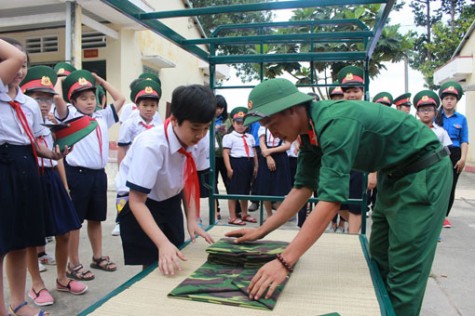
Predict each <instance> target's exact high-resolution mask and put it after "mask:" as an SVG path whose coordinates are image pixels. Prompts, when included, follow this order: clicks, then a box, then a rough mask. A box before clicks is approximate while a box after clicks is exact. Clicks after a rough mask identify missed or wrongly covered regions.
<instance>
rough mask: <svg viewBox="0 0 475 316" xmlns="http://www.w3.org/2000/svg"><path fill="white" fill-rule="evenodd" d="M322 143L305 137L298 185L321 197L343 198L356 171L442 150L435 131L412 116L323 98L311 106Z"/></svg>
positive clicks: (389, 166)
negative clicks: (353, 171)
mask: <svg viewBox="0 0 475 316" xmlns="http://www.w3.org/2000/svg"><path fill="white" fill-rule="evenodd" d="M309 115H310V119H311V120H312V122H313V125H314V127H315V132H316V135H317V138H318V143H319V144H318V146H315V145H312V144H310V140H309V137H308V136H307V135H302V145H301V147H300V152H299V156H298V160H297V161H298V164H297V172H296V176H295V183H294V187H296V188H300V187H309V188H311V189H313V190H315V191H316V192H317V194H318V198H319V200H322V201H327V202H344V201H346V200H347V199H348V197H349V185H348V183H349V177H350V171H351V170H352V169H354V170H359V171H363V172H374V171H379V172H388V171H391V170H396V169H397V168H400V167H401V166H404V165H407V164H410V163H411V162H412V161H416V160H417V158H418V157H421V156H423V155H424V154H426V153H427V152H430V151H434V150H436V149H439V148H441V144H440V142H439V140H438V139H437V137H436V136H435V134H434V132H432V131H431V130H430V129H429V128H428V127H427V126H425V125H424V124H422V123H421V122H419V121H418V120H417V119H416V118H414V117H413V116H412V115H408V114H406V113H404V112H400V111H397V110H395V109H392V108H389V107H386V106H383V105H380V104H375V103H371V102H366V101H347V100H339V101H321V102H312V103H311V105H310V106H309Z"/></svg>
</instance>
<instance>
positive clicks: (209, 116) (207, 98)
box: [170, 84, 216, 124]
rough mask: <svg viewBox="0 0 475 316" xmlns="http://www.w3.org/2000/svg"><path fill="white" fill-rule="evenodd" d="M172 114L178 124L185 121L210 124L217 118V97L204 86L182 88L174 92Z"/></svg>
mask: <svg viewBox="0 0 475 316" xmlns="http://www.w3.org/2000/svg"><path fill="white" fill-rule="evenodd" d="M170 112H171V114H173V116H175V118H176V119H177V122H178V124H181V123H182V122H183V121H185V120H188V121H190V122H192V123H209V122H211V121H213V119H214V117H215V116H216V97H215V96H214V94H213V91H211V89H210V88H208V87H205V86H203V85H198V84H194V85H189V86H180V87H178V88H176V89H175V90H173V94H172V103H171V107H170Z"/></svg>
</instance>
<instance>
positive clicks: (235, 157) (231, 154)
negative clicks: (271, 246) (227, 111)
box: [223, 111, 258, 225]
mask: <svg viewBox="0 0 475 316" xmlns="http://www.w3.org/2000/svg"><path fill="white" fill-rule="evenodd" d="M244 115H245V113H244V112H243V111H241V112H238V113H236V114H234V116H233V118H232V119H233V131H232V132H230V133H229V134H226V135H224V137H223V159H224V165H225V166H226V170H227V175H228V179H229V180H228V181H229V182H228V194H241V195H248V194H249V192H250V191H251V182H252V180H253V178H255V177H256V175H257V167H258V163H257V152H256V148H255V140H254V137H253V136H252V135H251V134H249V133H246V130H247V127H246V126H244ZM238 202H239V203H240V204H241V218H238V217H237V215H236V204H237V203H238ZM247 203H248V202H247V200H239V201H238V200H228V208H229V219H228V224H231V225H246V223H245V222H249V223H256V222H257V220H256V219H255V218H253V217H252V216H250V215H249V214H248V213H247V212H248V209H247Z"/></svg>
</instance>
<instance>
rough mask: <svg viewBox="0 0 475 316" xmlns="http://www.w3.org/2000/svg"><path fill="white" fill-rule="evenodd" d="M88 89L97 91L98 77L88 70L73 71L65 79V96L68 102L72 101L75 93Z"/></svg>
mask: <svg viewBox="0 0 475 316" xmlns="http://www.w3.org/2000/svg"><path fill="white" fill-rule="evenodd" d="M86 90H93V91H94V92H96V79H95V78H94V76H93V75H92V73H90V72H89V71H87V70H76V71H73V72H72V73H71V74H69V76H67V77H66V79H64V81H63V98H64V100H66V101H67V102H71V96H72V95H73V94H74V93H77V92H81V91H86Z"/></svg>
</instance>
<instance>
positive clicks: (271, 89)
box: [244, 78, 313, 125]
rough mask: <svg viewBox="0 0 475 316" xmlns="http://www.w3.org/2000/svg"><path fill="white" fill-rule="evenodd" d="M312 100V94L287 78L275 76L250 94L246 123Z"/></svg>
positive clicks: (256, 87) (248, 123)
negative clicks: (302, 90) (298, 87)
mask: <svg viewBox="0 0 475 316" xmlns="http://www.w3.org/2000/svg"><path fill="white" fill-rule="evenodd" d="M312 100H313V97H312V96H310V95H307V94H306V93H303V92H300V91H299V90H298V89H297V87H296V86H295V85H294V84H293V83H292V82H290V81H289V80H287V79H282V78H275V79H270V80H266V81H263V82H261V83H260V84H258V85H257V86H255V87H254V89H252V91H251V93H250V94H249V98H248V106H247V107H248V108H249V111H248V113H247V115H246V120H245V122H244V125H250V124H252V123H254V122H256V121H259V120H261V119H263V118H265V117H267V116H271V115H273V114H275V113H278V112H281V111H284V110H286V109H288V108H290V107H292V106H294V105H297V104H301V103H306V102H311V101H312Z"/></svg>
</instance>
